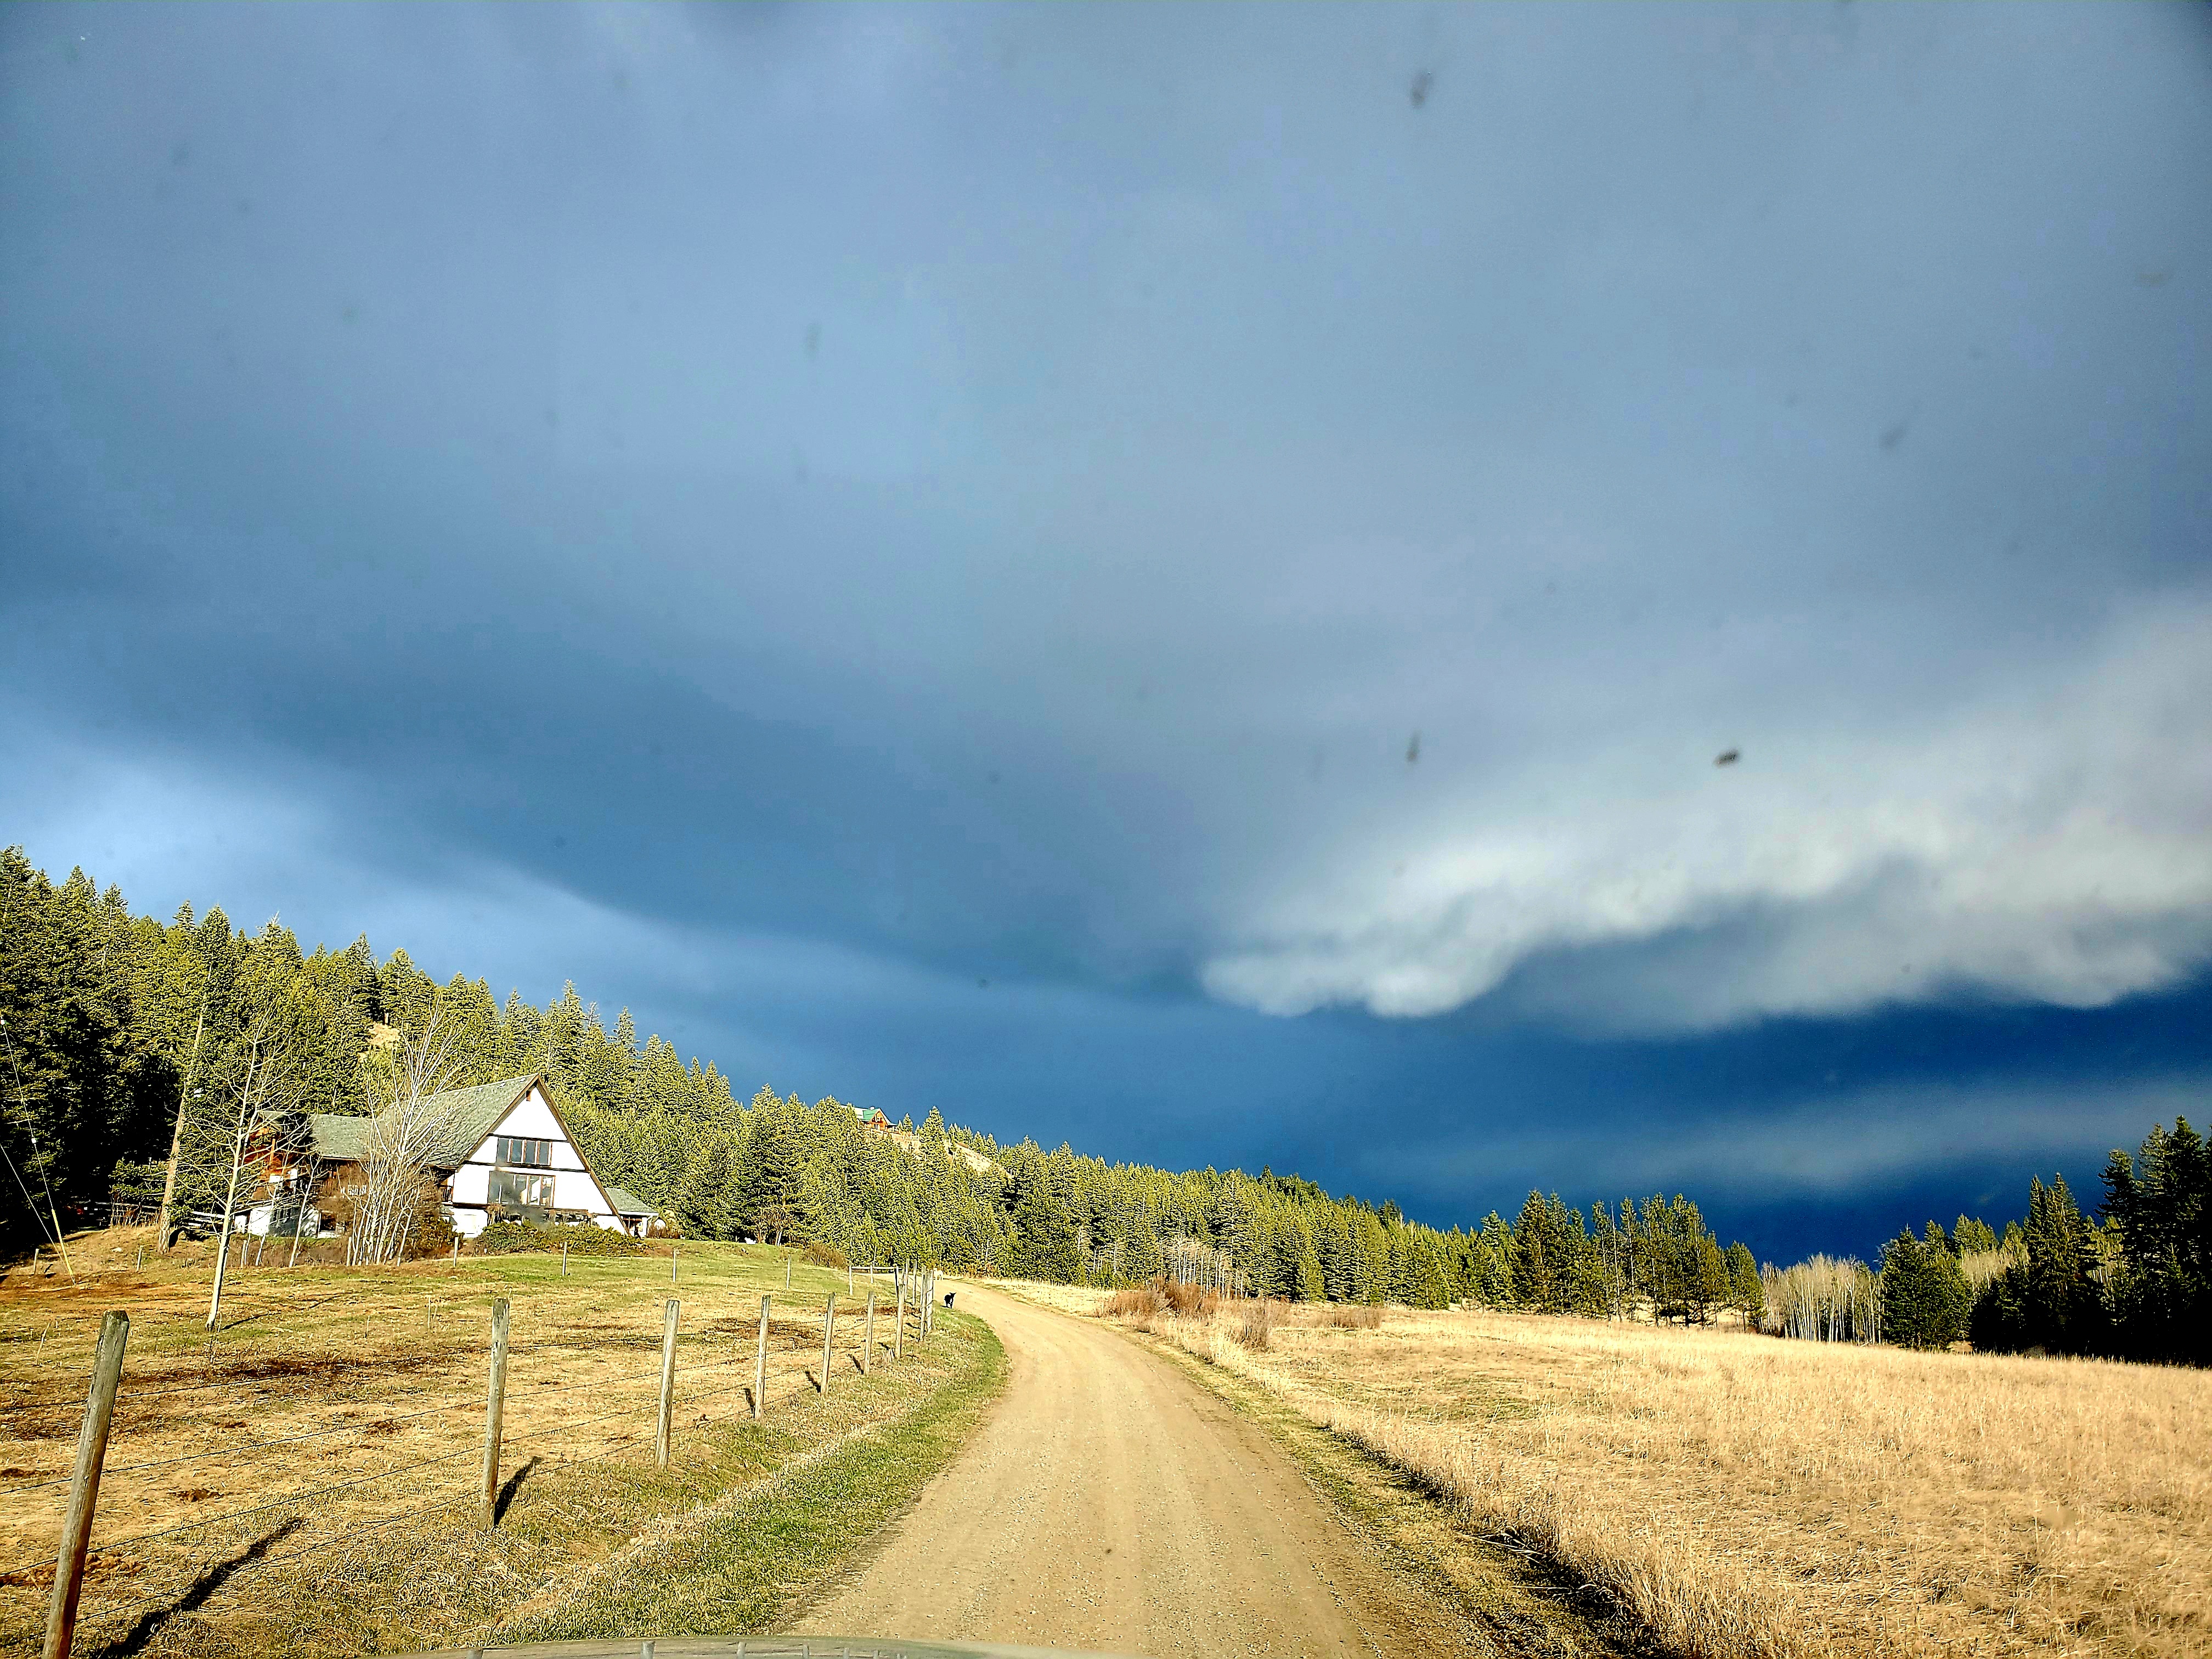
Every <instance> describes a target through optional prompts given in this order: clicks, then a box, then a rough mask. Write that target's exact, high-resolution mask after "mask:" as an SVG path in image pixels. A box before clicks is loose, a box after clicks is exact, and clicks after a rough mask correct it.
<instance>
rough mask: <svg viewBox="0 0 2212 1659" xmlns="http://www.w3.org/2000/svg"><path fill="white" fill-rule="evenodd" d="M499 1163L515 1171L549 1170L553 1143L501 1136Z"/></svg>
mask: <svg viewBox="0 0 2212 1659" xmlns="http://www.w3.org/2000/svg"><path fill="white" fill-rule="evenodd" d="M499 1161H500V1162H501V1164H507V1165H511V1166H513V1168H516V1169H523V1170H550V1169H551V1168H552V1167H553V1143H552V1142H551V1141H550V1140H538V1139H528V1138H526V1137H524V1136H520V1135H501V1137H500V1138H499Z"/></svg>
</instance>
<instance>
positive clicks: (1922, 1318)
mask: <svg viewBox="0 0 2212 1659" xmlns="http://www.w3.org/2000/svg"><path fill="white" fill-rule="evenodd" d="M1967 1300H1968V1298H1967V1294H1966V1279H1965V1277H1964V1275H1962V1274H1961V1273H1960V1271H1959V1261H1958V1258H1957V1257H1956V1256H1954V1255H1952V1254H1951V1252H1950V1250H1949V1249H1948V1241H1947V1240H1946V1239H1945V1238H1944V1237H1943V1232H1942V1228H1940V1227H1931V1229H1930V1237H1928V1238H1927V1239H1925V1240H1922V1239H1917V1238H1915V1237H1913V1236H1912V1232H1911V1229H1910V1228H1908V1229H1906V1230H1905V1231H1903V1232H1900V1233H1899V1234H1898V1236H1897V1237H1895V1238H1893V1239H1892V1240H1890V1242H1889V1243H1888V1244H1887V1245H1886V1246H1884V1247H1883V1249H1882V1257H1881V1334H1882V1338H1883V1340H1886V1341H1889V1342H1894V1343H1896V1344H1897V1345H1898V1346H1899V1347H1905V1348H1948V1347H1949V1346H1951V1344H1953V1343H1954V1342H1955V1341H1957V1340H1959V1338H1960V1336H1962V1335H1963V1334H1965V1332H1966V1311H1967Z"/></svg>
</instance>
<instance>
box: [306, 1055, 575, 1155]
mask: <svg viewBox="0 0 2212 1659" xmlns="http://www.w3.org/2000/svg"><path fill="white" fill-rule="evenodd" d="M537 1080H538V1074H537V1073H534V1072H533V1073H531V1074H530V1075H529V1076H527V1077H507V1078H501V1079H500V1080H499V1081H498V1082H496V1083H479V1084H477V1085H473V1086H471V1087H470V1088H466V1089H447V1090H444V1091H441V1092H439V1093H437V1094H435V1095H429V1096H426V1097H424V1099H423V1105H424V1106H425V1107H428V1108H431V1109H436V1110H439V1111H443V1110H445V1109H447V1108H449V1107H450V1108H452V1109H453V1121H452V1122H451V1123H450V1124H448V1125H447V1128H446V1133H445V1134H444V1136H443V1137H442V1139H441V1141H440V1143H439V1145H438V1146H436V1147H435V1149H434V1150H433V1151H432V1153H431V1156H430V1163H431V1164H432V1166H433V1167H434V1168H437V1169H441V1170H458V1169H459V1168H460V1166H461V1165H462V1164H465V1163H467V1162H468V1158H469V1154H470V1153H471V1152H474V1151H476V1149H477V1147H478V1146H481V1145H482V1144H483V1138H484V1137H485V1136H486V1135H488V1134H489V1133H491V1131H492V1126H493V1125H494V1124H495V1123H497V1122H498V1121H500V1119H501V1118H502V1117H505V1116H506V1115H507V1108H508V1107H510V1106H512V1105H513V1104H514V1103H515V1102H516V1101H518V1100H520V1099H521V1098H522V1094H523V1091H525V1090H526V1089H527V1088H529V1086H530V1085H532V1083H535V1082H536V1081H537ZM371 1121H372V1120H370V1119H368V1118H366V1117H346V1116H343V1115H337V1114H333V1113H329V1112H317V1113H315V1114H314V1115H313V1116H311V1117H310V1118H308V1120H307V1124H308V1128H309V1131H310V1132H311V1133H313V1136H314V1141H315V1155H316V1156H317V1157H318V1158H322V1159H324V1160H325V1161H326V1162H328V1163H332V1164H343V1163H346V1162H348V1161H349V1160H351V1159H354V1158H359V1157H360V1156H361V1155H362V1146H363V1145H364V1143H365V1141H366V1139H367V1137H368V1126H369V1123H370V1122H371Z"/></svg>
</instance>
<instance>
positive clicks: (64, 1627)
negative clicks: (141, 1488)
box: [40, 1241, 228, 1659]
mask: <svg viewBox="0 0 2212 1659" xmlns="http://www.w3.org/2000/svg"><path fill="white" fill-rule="evenodd" d="M227 1242H228V1241H226V1243H227ZM130 1340H131V1316H130V1315H129V1314H127V1313H122V1312H119V1311H118V1312H116V1313H111V1314H108V1315H106V1316H105V1317H103V1318H102V1319H101V1320H100V1346H98V1347H97V1348H96V1349H94V1352H93V1358H92V1392H91V1393H90V1394H88V1395H86V1396H85V1402H84V1426H83V1427H82V1428H81V1429H79V1430H78V1431H77V1436H76V1469H75V1470H74V1471H73V1472H72V1474H70V1496H69V1510H68V1513H67V1514H66V1516H64V1518H63V1521H62V1547H61V1553H60V1555H59V1556H58V1558H57V1559H56V1560H55V1563H54V1594H53V1599H52V1601H49V1602H47V1604H46V1645H45V1647H44V1648H42V1649H41V1650H40V1659H69V1650H70V1638H72V1637H73V1636H75V1635H76V1599H77V1595H78V1593H79V1592H80V1591H81V1590H82V1589H83V1588H84V1547H85V1545H86V1543H87V1541H89V1540H90V1538H91V1537H92V1512H93V1510H94V1506H95V1505H97V1504H99V1502H100V1466H101V1465H102V1464H103V1463H104V1462H106V1458H107V1425H108V1423H109V1421H110V1420H111V1419H112V1418H113V1417H114V1415H115V1390H116V1388H117V1386H118V1384H119V1383H121V1382H122V1380H123V1349H124V1346H125V1344H126V1343H128V1342H129V1341H130Z"/></svg>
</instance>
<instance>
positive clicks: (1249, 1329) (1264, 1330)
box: [1237, 1297, 1275, 1353]
mask: <svg viewBox="0 0 2212 1659" xmlns="http://www.w3.org/2000/svg"><path fill="white" fill-rule="evenodd" d="M1274 1339H1275V1304H1274V1301H1273V1298H1272V1297H1261V1298H1260V1301H1259V1303H1258V1304H1257V1305H1256V1306H1255V1307H1253V1308H1251V1309H1249V1310H1247V1311H1246V1313H1245V1315H1244V1318H1243V1323H1241V1324H1240V1325H1238V1326H1237V1341H1238V1342H1239V1343H1241V1344H1243V1346H1245V1347H1248V1348H1249V1349H1251V1350H1252V1352H1255V1353H1265V1352H1267V1349H1268V1348H1269V1347H1270V1346H1273V1342H1274Z"/></svg>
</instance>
